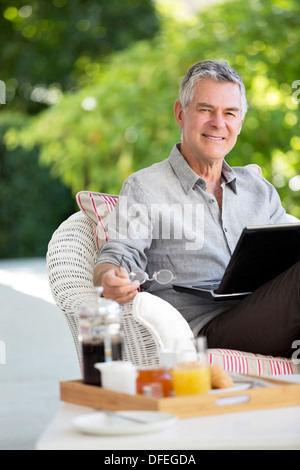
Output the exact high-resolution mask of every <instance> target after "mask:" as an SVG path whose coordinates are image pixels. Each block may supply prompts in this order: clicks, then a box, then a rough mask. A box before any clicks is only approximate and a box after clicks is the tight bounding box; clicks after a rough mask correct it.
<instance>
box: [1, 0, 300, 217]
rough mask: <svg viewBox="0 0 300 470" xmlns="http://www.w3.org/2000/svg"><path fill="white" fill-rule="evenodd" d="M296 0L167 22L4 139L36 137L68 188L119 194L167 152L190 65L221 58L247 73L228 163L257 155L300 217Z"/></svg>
mask: <svg viewBox="0 0 300 470" xmlns="http://www.w3.org/2000/svg"><path fill="white" fill-rule="evenodd" d="M299 40H300V4H299V2H298V0H265V1H259V0H245V1H243V2H240V1H239V0H233V1H227V2H224V3H222V4H218V5H215V6H214V8H211V9H207V10H205V11H202V12H200V13H199V14H198V15H197V16H195V17H193V19H192V21H189V22H188V23H187V22H182V23H180V22H178V21H176V22H175V21H174V20H167V21H165V23H164V27H163V30H162V32H161V34H159V35H158V36H156V37H155V38H154V39H153V40H151V41H150V40H149V41H142V42H139V43H136V44H134V45H133V46H132V47H130V48H128V49H126V50H124V51H121V52H119V53H117V54H114V55H113V56H112V57H111V59H110V60H109V61H108V62H107V64H105V65H103V66H102V69H101V73H95V74H93V73H91V75H90V83H89V84H88V85H86V86H84V87H82V88H81V89H80V90H79V91H78V92H75V93H66V94H65V95H64V96H63V98H62V100H61V101H60V103H58V104H56V105H54V106H53V107H51V108H50V109H49V110H47V111H46V112H44V113H42V114H41V115H39V116H38V117H37V118H35V119H33V120H32V122H31V123H29V125H28V127H27V128H26V129H25V131H23V132H22V133H21V134H20V133H17V132H15V130H14V129H11V130H10V131H9V132H8V133H7V135H6V142H7V145H11V146H12V147H13V146H14V145H16V143H20V142H22V143H23V145H28V146H34V145H39V146H40V148H41V160H42V161H43V162H44V163H46V164H49V165H50V166H51V167H52V169H53V172H54V174H55V175H56V176H58V177H60V178H62V180H63V181H64V183H65V184H66V185H68V186H69V187H71V188H72V191H73V193H75V192H76V191H78V190H81V189H90V190H96V191H99V190H101V191H107V192H114V193H116V192H118V191H119V189H120V187H121V184H122V182H123V180H124V179H125V178H126V176H127V175H128V174H130V173H131V172H132V171H135V170H137V169H139V168H141V167H144V166H146V165H149V164H151V163H153V162H155V161H158V160H161V159H163V158H165V157H166V156H167V155H168V154H169V151H170V149H171V147H172V146H173V143H174V142H175V141H177V140H179V131H178V129H177V126H176V125H175V123H174V118H173V103H174V101H175V99H176V98H177V93H178V87H179V83H180V81H181V78H182V76H183V75H184V74H185V72H186V70H187V68H188V67H189V66H190V65H192V64H193V63H195V62H196V61H198V60H202V59H212V58H217V59H225V60H227V61H228V62H229V63H230V65H231V66H233V67H234V68H235V69H236V70H238V72H239V73H240V74H241V76H242V77H243V79H244V82H245V85H246V89H247V96H248V101H249V112H248V114H247V116H246V119H245V123H244V126H243V130H242V133H241V135H240V137H239V140H238V143H237V145H236V147H235V149H234V150H233V151H232V152H231V154H230V155H229V156H228V162H229V163H230V164H232V165H244V164H246V163H251V162H255V163H258V164H259V165H261V167H262V169H263V174H264V176H265V177H266V178H267V179H269V180H270V181H272V182H273V183H274V184H275V185H276V186H277V188H278V190H279V192H280V194H281V197H282V200H283V203H284V205H285V207H286V209H287V210H288V211H289V212H291V213H293V214H294V215H296V216H298V217H300V209H299V198H300V196H299V194H300V191H292V190H291V189H290V188H289V181H290V179H291V178H292V177H294V176H296V175H297V174H298V173H299V151H300V144H299V137H297V136H298V135H299V125H300V124H299V107H298V104H297V103H296V102H294V101H293V99H292V93H293V89H292V83H293V82H294V81H295V80H297V79H300V63H299V61H298V60H297V57H298V54H299Z"/></svg>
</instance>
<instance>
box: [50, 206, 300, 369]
mask: <svg viewBox="0 0 300 470" xmlns="http://www.w3.org/2000/svg"><path fill="white" fill-rule="evenodd" d="M94 232H95V225H94V223H93V222H92V221H91V219H90V218H88V217H86V216H85V215H84V214H83V213H82V212H77V213H75V214H73V215H71V216H70V217H69V218H68V219H67V220H66V221H64V222H63V223H62V224H61V225H60V226H59V227H58V229H57V230H56V231H55V232H54V234H53V236H52V238H51V240H50V242H49V246H48V252H47V269H48V276H49V283H50V287H51V291H52V294H53V297H54V299H55V302H56V304H57V305H58V307H59V308H60V309H61V310H62V311H63V313H64V315H65V317H66V319H67V322H68V325H69V327H70V330H71V333H72V335H73V339H74V343H75V346H76V351H77V355H78V359H79V362H80V363H81V349H80V344H79V341H78V318H77V312H78V310H79V308H80V307H81V306H82V305H83V304H84V303H86V302H88V301H90V300H91V298H92V297H93V296H95V295H96V294H95V291H94V286H93V281H92V279H93V269H94V263H95V259H96V256H97V251H98V250H97V247H96V244H95V237H94ZM132 307H133V305H132V302H131V303H128V304H126V305H123V306H122V319H123V329H124V359H125V360H129V361H131V362H132V363H133V364H135V365H138V366H142V365H155V364H158V363H159V352H160V349H161V343H162V342H161V341H160V340H159V338H158V335H159V333H160V332H157V328H154V327H153V328H152V327H151V325H149V320H147V322H148V323H147V325H148V327H146V326H145V324H143V323H142V322H140V321H138V319H137V318H136V317H135V316H134V314H133V310H134V309H133V308H132ZM181 321H183V320H181ZM177 326H178V328H177V330H178V337H179V335H180V339H181V340H182V335H185V336H186V339H189V337H190V335H191V334H192V333H191V331H189V328H182V325H181V324H180V321H179V324H178V325H177ZM164 328H165V327H164ZM173 328H174V323H173V321H172V329H173ZM154 330H155V332H154ZM162 333H163V335H164V337H165V336H166V334H167V332H166V330H164V331H163V332H162ZM209 353H210V362H211V363H214V364H219V365H220V366H221V367H223V368H224V369H225V370H230V371H234V372H239V373H251V374H253V375H277V374H293V373H300V367H299V365H297V364H294V363H293V362H292V361H291V360H288V359H284V358H272V357H266V356H261V355H256V354H250V353H244V352H241V351H228V350H221V349H214V350H210V351H209Z"/></svg>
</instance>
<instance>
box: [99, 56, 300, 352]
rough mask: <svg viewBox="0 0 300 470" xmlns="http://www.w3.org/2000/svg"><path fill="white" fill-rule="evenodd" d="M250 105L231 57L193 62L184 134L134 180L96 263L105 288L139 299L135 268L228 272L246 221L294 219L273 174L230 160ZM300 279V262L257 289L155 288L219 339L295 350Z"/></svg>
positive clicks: (181, 103)
mask: <svg viewBox="0 0 300 470" xmlns="http://www.w3.org/2000/svg"><path fill="white" fill-rule="evenodd" d="M246 112H247V100H246V95H245V87H244V84H243V81H242V79H241V77H240V76H239V74H238V73H237V72H236V71H235V70H234V69H232V68H231V67H230V66H229V65H228V64H227V63H226V62H219V61H211V60H208V61H201V62H198V63H196V64H195V65H193V66H192V67H191V68H190V69H189V70H188V72H187V74H186V76H185V77H184V79H183V81H182V83H181V86H180V91H179V97H178V100H177V101H176V102H175V106H174V113H175V120H176V122H177V124H178V126H179V127H180V132H181V142H180V143H177V144H176V145H174V148H173V149H172V151H171V154H170V156H169V158H167V159H165V160H163V161H161V162H159V163H156V164H154V165H152V166H151V167H149V168H145V169H142V170H140V171H138V172H136V173H134V174H132V175H131V176H130V177H129V178H128V179H127V180H126V181H125V183H124V185H123V188H122V190H121V193H120V198H119V202H118V204H117V206H116V210H115V211H114V213H113V214H112V215H111V216H110V219H109V221H108V234H109V240H108V242H107V243H105V244H104V246H103V247H102V249H101V250H100V252H99V257H98V260H97V263H96V266H95V271H94V284H95V285H100V284H101V285H102V286H103V288H104V291H103V292H104V296H105V297H107V298H111V299H114V300H116V301H117V302H119V303H126V302H128V301H130V300H132V299H133V298H134V296H135V295H136V294H137V292H138V287H139V283H138V282H137V281H134V282H131V280H130V279H129V275H128V273H129V272H130V271H142V272H147V273H148V274H149V275H150V276H151V275H152V274H153V273H154V272H155V271H158V270H160V269H169V270H171V271H172V272H173V273H174V274H175V275H176V279H177V281H185V280H189V279H197V280H198V281H207V280H220V279H221V278H222V275H223V273H224V270H225V268H226V266H227V264H228V262H229V259H230V256H231V254H232V252H233V250H234V248H235V246H236V243H237V241H238V239H239V236H240V234H241V232H242V230H243V228H244V227H245V226H248V225H267V224H279V223H280V224H284V223H289V222H290V221H289V219H288V216H287V214H286V212H285V210H284V208H283V207H282V205H281V202H280V198H279V196H278V193H277V192H276V190H275V188H274V187H273V186H272V185H271V184H270V183H269V182H268V181H266V180H265V179H264V178H263V177H262V176H260V175H259V174H257V173H256V172H254V171H253V170H252V169H249V168H247V167H235V168H231V167H230V166H229V165H228V164H227V163H226V162H225V160H224V159H225V157H226V155H228V153H229V152H230V151H231V149H232V148H233V147H234V145H235V143H236V140H237V137H238V135H239V133H240V132H241V129H242V125H243V122H244V118H245V115H246ZM137 221H138V223H137ZM166 222H167V223H166ZM299 279H300V263H296V264H295V265H294V266H293V267H292V268H290V269H289V270H288V271H286V272H285V273H283V274H281V275H280V276H278V277H277V278H275V279H274V280H273V281H271V282H269V283H267V284H265V285H264V286H262V287H261V288H259V289H257V290H256V291H255V292H254V293H253V294H251V295H249V296H248V297H246V298H244V299H242V300H234V301H233V300H231V301H223V302H214V301H213V300H209V299H204V298H203V299H202V298H200V297H196V296H193V295H190V294H185V293H179V292H175V291H174V289H173V288H172V285H171V284H168V285H167V286H165V285H164V286H162V285H160V284H158V283H155V282H151V283H148V285H145V286H146V287H145V288H146V289H147V290H148V291H149V292H151V293H153V294H155V295H157V296H159V297H161V298H162V299H164V300H166V301H168V302H170V303H171V304H172V305H173V306H174V307H175V308H177V309H178V310H179V311H180V312H181V314H182V315H183V317H184V318H185V319H186V320H187V322H188V323H189V325H190V327H191V329H192V330H193V332H194V335H195V336H197V335H199V334H201V335H202V334H204V335H206V336H207V341H208V346H209V347H211V348H212V347H220V348H230V349H240V350H244V351H251V352H254V353H261V354H270V355H282V356H289V355H290V353H291V349H292V343H293V341H294V340H295V339H299V338H300V293H299V286H300V281H299ZM170 328H172V325H170Z"/></svg>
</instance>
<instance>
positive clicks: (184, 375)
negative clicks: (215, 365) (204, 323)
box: [172, 337, 211, 396]
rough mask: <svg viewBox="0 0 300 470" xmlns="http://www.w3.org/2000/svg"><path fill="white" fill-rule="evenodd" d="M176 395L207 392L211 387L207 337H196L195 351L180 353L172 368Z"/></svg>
mask: <svg viewBox="0 0 300 470" xmlns="http://www.w3.org/2000/svg"><path fill="white" fill-rule="evenodd" d="M172 377H173V388H174V393H175V396H180V395H197V394H202V393H207V392H208V391H209V390H210V388H211V383H210V370H209V364H208V358H207V343H206V338H205V337H199V338H196V339H195V351H183V352H182V354H179V359H178V363H177V365H176V366H175V367H174V369H173V370H172Z"/></svg>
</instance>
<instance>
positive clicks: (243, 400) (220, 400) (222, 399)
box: [60, 379, 300, 418]
mask: <svg viewBox="0 0 300 470" xmlns="http://www.w3.org/2000/svg"><path fill="white" fill-rule="evenodd" d="M264 380H265V381H267V382H271V383H273V384H275V386H274V387H271V388H269V387H261V388H256V389H255V388H253V389H247V390H242V391H235V392H230V391H228V392H224V391H220V392H217V393H216V392H214V393H206V394H204V395H189V396H180V397H172V398H158V399H156V398H149V397H144V396H143V395H128V394H125V393H119V392H113V391H111V390H106V389H103V388H101V387H97V386H95V385H86V384H83V383H82V381H81V380H72V381H67V382H60V399H61V400H62V401H64V402H68V403H73V404H77V405H83V406H88V407H91V408H96V409H106V410H112V411H117V410H150V411H163V412H167V413H173V414H175V415H177V416H179V417H180V418H187V417H192V416H201V415H210V414H217V413H232V412H235V411H246V410H255V409H262V408H277V407H284V406H296V405H300V385H299V384H294V383H290V382H284V381H278V380H274V379H264Z"/></svg>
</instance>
